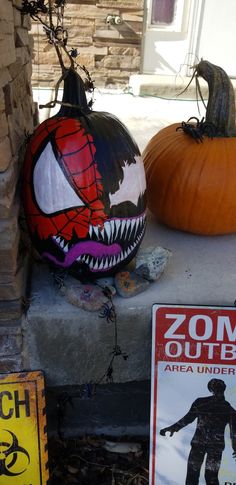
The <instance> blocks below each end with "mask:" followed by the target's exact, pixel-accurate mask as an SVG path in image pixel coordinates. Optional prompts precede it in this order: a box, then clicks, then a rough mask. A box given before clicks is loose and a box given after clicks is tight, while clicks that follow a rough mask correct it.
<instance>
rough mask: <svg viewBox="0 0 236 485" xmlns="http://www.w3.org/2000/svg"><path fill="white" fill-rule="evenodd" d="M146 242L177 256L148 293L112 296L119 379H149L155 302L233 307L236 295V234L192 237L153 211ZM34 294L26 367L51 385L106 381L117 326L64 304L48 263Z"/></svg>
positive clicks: (38, 268)
mask: <svg viewBox="0 0 236 485" xmlns="http://www.w3.org/2000/svg"><path fill="white" fill-rule="evenodd" d="M142 245H143V246H144V247H145V246H153V245H158V246H163V247H166V248H168V249H170V250H171V251H172V257H171V259H170V262H169V264H168V266H167V268H166V270H165V272H164V274H163V275H162V276H161V278H160V279H159V280H158V281H157V282H155V283H152V284H150V286H149V287H148V289H147V290H146V291H145V292H143V293H141V294H139V295H137V296H135V297H132V298H128V299H125V298H121V297H119V296H115V298H114V303H115V306H116V311H117V325H118V344H119V345H120V347H121V349H122V351H123V352H125V353H127V354H128V359H127V360H124V359H123V358H122V356H117V357H115V359H114V362H113V364H114V365H113V370H114V372H113V379H114V383H125V382H131V381H144V380H149V379H150V363H151V314H152V305H153V304H154V303H173V304H195V305H198V304H199V305H226V306H232V305H233V304H234V301H235V299H236V251H235V248H236V235H229V236H213V237H206V236H196V235H191V234H187V233H183V232H180V231H174V230H170V229H168V228H166V227H164V226H161V225H158V224H156V222H155V221H154V220H153V218H152V216H151V215H149V216H148V224H147V231H146V235H145V238H144V240H143V243H142ZM72 279H73V278H72ZM73 281H74V282H75V280H73ZM30 297H31V302H30V308H29V310H28V313H27V316H26V319H25V321H24V347H25V348H24V359H25V368H26V369H32V370H33V369H42V370H43V371H44V372H45V375H46V383H47V385H48V386H62V385H83V384H86V383H90V382H93V383H96V382H101V378H102V377H103V376H104V373H105V372H106V370H107V367H108V364H109V361H110V359H111V355H112V350H113V346H114V327H113V325H112V324H111V323H107V322H106V320H105V319H103V318H99V315H98V313H97V312H86V311H84V310H81V309H79V308H77V307H75V306H73V305H71V304H69V303H67V302H66V301H65V299H64V298H63V297H62V296H61V295H60V294H59V292H58V290H57V289H56V288H55V286H54V285H53V278H52V275H51V274H50V272H49V269H48V266H47V264H36V265H35V266H34V268H33V278H32V289H31V295H30ZM102 383H104V380H103V381H102Z"/></svg>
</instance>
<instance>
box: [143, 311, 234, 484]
mask: <svg viewBox="0 0 236 485" xmlns="http://www.w3.org/2000/svg"><path fill="white" fill-rule="evenodd" d="M152 332H153V340H152V390H151V436H150V481H149V483H150V485H184V484H185V485H193V484H194V485H207V484H210V483H212V484H213V483H214V484H216V485H218V484H219V485H236V308H234V307H232V308H231V307H206V306H187V305H181V306H178V305H165V304H160V305H154V306H153V314H152Z"/></svg>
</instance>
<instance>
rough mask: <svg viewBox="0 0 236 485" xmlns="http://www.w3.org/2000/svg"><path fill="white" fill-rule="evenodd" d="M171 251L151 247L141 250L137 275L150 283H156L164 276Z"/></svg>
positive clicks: (136, 270)
mask: <svg viewBox="0 0 236 485" xmlns="http://www.w3.org/2000/svg"><path fill="white" fill-rule="evenodd" d="M171 255H172V253H171V251H169V249H166V248H162V247H161V246H151V247H148V248H145V249H141V250H140V251H139V252H138V254H137V256H136V268H135V273H136V274H137V275H139V276H142V277H143V278H146V279H147V280H148V281H156V280H158V279H159V278H160V276H161V275H162V273H163V271H164V269H165V267H166V265H167V263H168V261H169V258H170V256H171Z"/></svg>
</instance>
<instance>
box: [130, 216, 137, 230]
mask: <svg viewBox="0 0 236 485" xmlns="http://www.w3.org/2000/svg"><path fill="white" fill-rule="evenodd" d="M135 224H136V220H135V219H132V221H131V232H132V231H133V228H134V226H135ZM135 232H136V231H135Z"/></svg>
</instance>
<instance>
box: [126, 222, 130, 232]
mask: <svg viewBox="0 0 236 485" xmlns="http://www.w3.org/2000/svg"><path fill="white" fill-rule="evenodd" d="M130 224H131V220H130V219H128V221H127V222H126V234H128V230H129V227H130Z"/></svg>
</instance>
